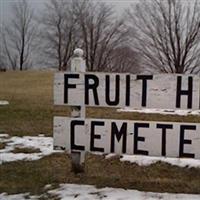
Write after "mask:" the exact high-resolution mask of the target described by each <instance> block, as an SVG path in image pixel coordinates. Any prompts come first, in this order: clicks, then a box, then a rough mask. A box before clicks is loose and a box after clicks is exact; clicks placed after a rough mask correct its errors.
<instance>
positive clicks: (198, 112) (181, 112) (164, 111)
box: [117, 108, 200, 116]
mask: <svg viewBox="0 0 200 200" xmlns="http://www.w3.org/2000/svg"><path fill="white" fill-rule="evenodd" d="M117 111H118V112H138V113H149V114H151V113H152V114H162V115H181V116H187V115H200V110H172V109H148V108H142V109H130V108H122V109H118V110H117Z"/></svg>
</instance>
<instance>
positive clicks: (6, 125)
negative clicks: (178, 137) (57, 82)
mask: <svg viewBox="0 0 200 200" xmlns="http://www.w3.org/2000/svg"><path fill="white" fill-rule="evenodd" d="M0 100H7V101H9V105H5V106H0V134H8V135H9V137H12V136H38V135H41V134H42V135H44V136H48V137H52V134H53V133H52V131H53V128H52V127H53V126H52V124H53V116H56V115H57V116H69V112H70V108H68V107H56V106H53V72H52V71H24V72H18V71H16V72H11V71H7V72H2V73H0ZM87 116H88V117H96V118H98V117H102V118H114V119H137V120H151V121H153V120H158V119H159V121H179V122H183V121H185V122H200V117H198V116H176V115H173V116H165V115H159V114H140V113H127V112H124V113H119V112H116V110H115V109H102V108H98V109H94V108H90V109H87ZM5 146H6V144H5V143H1V142H0V150H2V149H4V148H5ZM13 151H14V152H15V153H27V154H28V153H29V154H30V153H37V152H38V149H36V150H35V151H36V152H34V151H33V149H30V148H28V149H27V148H24V149H19V148H15V149H14V150H13ZM84 169H85V172H84V173H79V174H75V173H74V172H72V166H71V159H70V157H69V156H68V155H66V154H65V153H53V154H51V155H47V156H45V157H43V158H41V159H39V160H32V161H25V160H20V161H13V162H5V163H2V164H0V193H2V192H6V193H8V194H15V193H25V192H30V193H31V194H33V195H39V194H41V193H43V192H44V188H45V186H46V185H49V184H51V189H52V187H53V188H56V187H57V186H58V185H59V184H61V183H77V184H92V185H96V186H97V187H105V186H109V187H121V188H125V189H127V188H130V189H137V190H142V191H151V192H173V193H192V194H200V168H194V167H192V168H189V167H187V166H186V167H182V168H181V167H178V166H172V165H170V164H167V163H164V162H158V163H155V164H152V165H150V166H142V167H141V166H138V165H137V164H133V163H130V162H121V161H120V160H119V156H115V157H112V158H110V159H105V156H104V155H102V156H97V155H90V154H88V155H87V156H86V162H85V165H84ZM99 169H101V170H99Z"/></svg>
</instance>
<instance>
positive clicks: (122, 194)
mask: <svg viewBox="0 0 200 200" xmlns="http://www.w3.org/2000/svg"><path fill="white" fill-rule="evenodd" d="M48 193H49V194H52V195H58V197H59V198H60V199H61V200H74V199H75V200H199V199H200V195H192V194H190V195H189V194H170V193H153V192H140V191H137V190H125V189H120V188H108V187H106V188H101V189H97V188H95V187H94V186H90V185H77V184H61V185H60V187H59V188H58V189H54V190H51V191H48ZM40 197H41V196H28V194H27V193H26V194H18V195H7V194H5V193H3V194H0V200H25V199H31V200H35V199H39V198H40Z"/></svg>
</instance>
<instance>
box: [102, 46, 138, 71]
mask: <svg viewBox="0 0 200 200" xmlns="http://www.w3.org/2000/svg"><path fill="white" fill-rule="evenodd" d="M110 58H111V60H110V62H109V65H108V67H107V70H108V71H111V72H123V73H140V72H141V69H140V67H139V61H140V60H139V55H138V54H137V52H135V51H134V50H133V49H132V48H131V47H130V46H121V47H118V48H116V49H115V50H114V51H113V52H112V55H111V57H110ZM105 70H106V69H105Z"/></svg>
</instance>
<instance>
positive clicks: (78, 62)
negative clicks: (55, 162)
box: [70, 48, 86, 173]
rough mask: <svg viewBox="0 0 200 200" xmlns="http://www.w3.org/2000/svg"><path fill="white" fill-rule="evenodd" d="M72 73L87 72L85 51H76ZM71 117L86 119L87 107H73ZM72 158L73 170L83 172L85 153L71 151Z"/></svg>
mask: <svg viewBox="0 0 200 200" xmlns="http://www.w3.org/2000/svg"><path fill="white" fill-rule="evenodd" d="M70 71H71V72H85V71H86V65H85V60H84V59H83V50H82V49H79V48H77V49H75V50H74V55H73V58H72V60H71V67H70ZM71 109H72V110H71V117H74V118H77V117H81V118H85V117H86V109H85V105H80V106H73V107H71ZM71 158H72V170H73V171H74V172H75V173H79V172H82V171H83V170H84V169H83V166H82V165H81V164H82V163H84V161H85V152H77V151H71Z"/></svg>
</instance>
